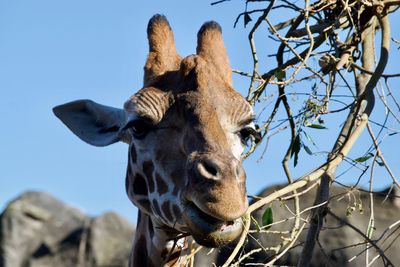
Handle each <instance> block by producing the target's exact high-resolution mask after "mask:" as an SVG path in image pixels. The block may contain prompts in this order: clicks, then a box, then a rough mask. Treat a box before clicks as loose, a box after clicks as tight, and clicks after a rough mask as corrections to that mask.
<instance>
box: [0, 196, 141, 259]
mask: <svg viewBox="0 0 400 267" xmlns="http://www.w3.org/2000/svg"><path fill="white" fill-rule="evenodd" d="M133 235H134V228H133V226H132V225H130V224H129V223H128V222H127V221H126V220H125V219H123V218H122V217H120V216H118V215H117V214H115V213H112V212H110V213H105V214H103V215H101V216H99V217H95V218H92V217H88V216H86V215H84V214H83V213H82V212H80V211H79V210H77V209H75V208H72V207H69V206H67V205H65V204H63V203H61V202H60V201H59V200H57V199H56V198H54V197H52V196H51V195H49V194H47V193H42V192H27V193H24V194H23V195H21V196H20V197H18V198H17V199H15V200H13V201H12V202H10V204H9V205H8V206H7V208H6V209H5V210H4V211H3V213H2V214H1V215H0V267H54V266H57V267H80V266H82V267H83V266H85V267H105V266H107V267H123V266H127V263H128V258H129V253H130V250H131V245H132V240H133V239H132V238H133Z"/></svg>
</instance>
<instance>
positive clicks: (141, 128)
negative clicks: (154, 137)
mask: <svg viewBox="0 0 400 267" xmlns="http://www.w3.org/2000/svg"><path fill="white" fill-rule="evenodd" d="M153 128H154V125H153V124H152V123H151V122H150V121H148V120H145V119H136V120H132V121H130V122H128V123H127V124H126V125H125V127H124V128H123V129H124V130H129V131H130V132H131V133H132V135H133V136H134V137H135V138H136V139H142V138H144V137H145V136H146V135H147V134H148V133H149V132H150V131H151V130H152V129H153Z"/></svg>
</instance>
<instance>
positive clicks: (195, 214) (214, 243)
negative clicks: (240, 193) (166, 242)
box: [183, 202, 243, 247]
mask: <svg viewBox="0 0 400 267" xmlns="http://www.w3.org/2000/svg"><path fill="white" fill-rule="evenodd" d="M183 220H184V221H185V223H186V226H187V227H188V228H189V231H190V234H191V235H192V236H193V238H194V239H195V240H196V242H197V243H199V244H200V245H203V246H206V247H220V246H223V245H226V244H227V243H230V242H231V241H233V240H235V239H236V238H237V237H239V235H240V234H241V233H242V231H243V223H242V219H241V218H237V219H235V220H233V221H221V220H219V219H217V218H215V217H212V216H210V215H209V214H207V213H205V212H203V211H201V210H200V209H199V208H198V207H196V205H195V204H194V203H193V202H188V203H187V205H186V208H185V211H184V212H183Z"/></svg>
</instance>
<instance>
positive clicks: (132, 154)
mask: <svg viewBox="0 0 400 267" xmlns="http://www.w3.org/2000/svg"><path fill="white" fill-rule="evenodd" d="M129 157H130V159H131V162H132V163H136V159H137V156H136V148H135V146H134V145H131V146H130V148H129Z"/></svg>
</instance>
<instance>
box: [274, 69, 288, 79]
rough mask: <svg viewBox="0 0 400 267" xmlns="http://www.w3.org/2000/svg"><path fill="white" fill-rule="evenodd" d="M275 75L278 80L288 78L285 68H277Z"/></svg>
mask: <svg viewBox="0 0 400 267" xmlns="http://www.w3.org/2000/svg"><path fill="white" fill-rule="evenodd" d="M274 75H275V77H276V78H277V79H278V80H283V79H285V78H286V72H285V71H284V70H277V71H276V72H275V74H274Z"/></svg>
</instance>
